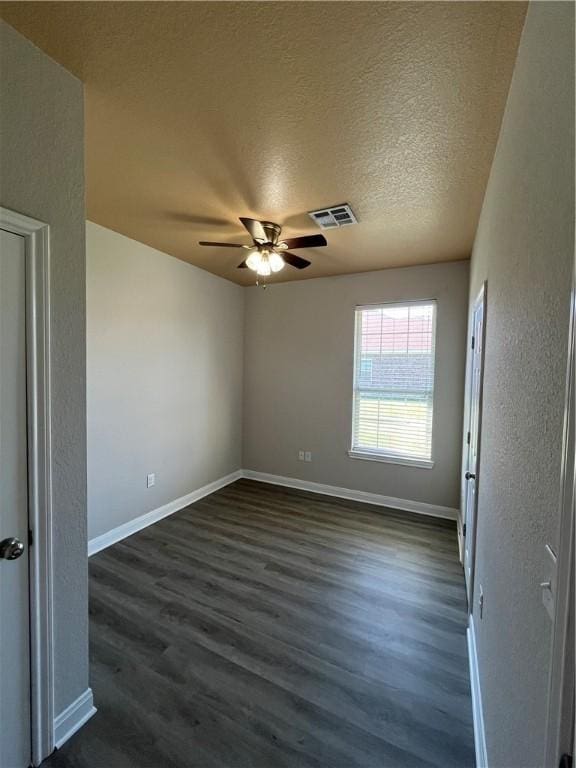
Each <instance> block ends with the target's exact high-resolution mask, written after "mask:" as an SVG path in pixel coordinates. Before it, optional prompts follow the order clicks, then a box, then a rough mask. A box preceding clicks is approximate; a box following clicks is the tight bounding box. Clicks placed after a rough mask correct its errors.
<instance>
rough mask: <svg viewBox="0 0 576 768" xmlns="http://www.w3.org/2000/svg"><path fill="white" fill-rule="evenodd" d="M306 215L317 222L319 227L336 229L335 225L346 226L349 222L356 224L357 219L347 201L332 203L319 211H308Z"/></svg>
mask: <svg viewBox="0 0 576 768" xmlns="http://www.w3.org/2000/svg"><path fill="white" fill-rule="evenodd" d="M308 216H310V218H311V219H312V220H313V221H315V222H316V224H318V226H319V227H320V229H336V227H346V226H348V225H349V224H358V219H357V218H356V216H354V212H353V211H352V208H350V206H349V205H348V203H342V204H341V205H333V206H331V207H330V208H323V209H322V210H320V211H310V212H309V213H308Z"/></svg>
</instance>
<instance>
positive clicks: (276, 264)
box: [268, 253, 284, 272]
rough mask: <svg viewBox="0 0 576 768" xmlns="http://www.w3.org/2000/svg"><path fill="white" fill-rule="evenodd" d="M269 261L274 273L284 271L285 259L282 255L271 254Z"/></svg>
mask: <svg viewBox="0 0 576 768" xmlns="http://www.w3.org/2000/svg"><path fill="white" fill-rule="evenodd" d="M268 261H269V262H270V268H271V270H272V272H280V270H281V269H284V259H283V258H282V256H280V254H278V253H271V254H270V256H269V257H268Z"/></svg>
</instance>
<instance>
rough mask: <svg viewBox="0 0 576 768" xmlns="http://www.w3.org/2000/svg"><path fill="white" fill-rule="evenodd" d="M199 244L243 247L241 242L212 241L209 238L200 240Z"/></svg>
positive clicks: (219, 246)
mask: <svg viewBox="0 0 576 768" xmlns="http://www.w3.org/2000/svg"><path fill="white" fill-rule="evenodd" d="M198 245H215V246H217V247H218V248H243V247H244V246H243V245H241V244H240V243H211V242H208V240H200V241H199V243H198Z"/></svg>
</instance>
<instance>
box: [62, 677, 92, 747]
mask: <svg viewBox="0 0 576 768" xmlns="http://www.w3.org/2000/svg"><path fill="white" fill-rule="evenodd" d="M94 714H96V707H95V706H94V699H93V697H92V689H91V688H86V690H85V691H84V693H82V694H81V695H80V696H78V698H77V699H76V701H73V702H72V704H70V706H69V707H66V709H65V710H64V711H63V712H60V714H59V715H58V716H57V717H56V718H55V720H54V746H55V747H56V749H60V747H61V746H62V745H63V744H65V743H66V742H67V741H68V739H69V738H70V737H71V736H73V735H74V734H75V733H76V731H77V730H79V729H80V728H81V727H82V726H83V725H84V723H86V722H88V720H90V718H91V717H92V715H94Z"/></svg>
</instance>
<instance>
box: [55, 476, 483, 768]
mask: <svg viewBox="0 0 576 768" xmlns="http://www.w3.org/2000/svg"><path fill="white" fill-rule="evenodd" d="M90 621H91V625H90V626H91V675H92V679H91V684H92V687H93V690H94V696H95V703H96V706H97V707H98V713H97V714H96V715H95V717H94V718H93V719H92V720H91V721H90V722H89V723H88V724H87V725H86V726H85V727H84V728H83V729H82V730H81V731H80V732H79V733H78V734H77V735H76V736H75V737H73V738H72V740H71V741H70V742H68V743H67V744H66V745H65V746H64V747H63V748H62V749H61V750H60V751H58V752H56V753H55V754H54V755H53V756H52V757H51V758H50V759H49V761H48V762H47V763H46V765H47V766H49V768H355V767H358V768H388V767H389V766H419V767H422V768H424V767H425V766H439V767H441V768H449V767H450V766H457V767H458V768H469V767H472V766H473V765H474V750H473V730H472V715H471V701H470V689H469V681H468V663H467V656H466V641H465V629H466V602H465V592H464V581H463V573H462V568H461V566H460V564H459V562H458V553H457V542H456V530H455V525H454V524H453V523H450V522H447V521H442V520H433V519H431V518H425V517H421V516H417V515H411V514H409V513H405V512H402V513H400V512H396V511H393V510H385V509H382V508H375V507H371V506H368V505H365V504H357V503H354V502H349V501H343V500H339V499H335V498H331V497H327V496H319V495H316V494H310V493H305V492H302V491H295V490H291V489H286V488H279V487H275V486H271V485H266V484H263V483H256V482H253V481H249V480H240V481H238V482H237V483H234V484H233V485H230V486H228V487H227V488H224V489H223V490H221V491H219V492H217V493H215V494H213V495H212V496H209V497H207V498H205V499H203V500H201V501H199V502H197V503H195V504H193V505H191V506H190V507H188V508H186V509H184V510H182V511H181V512H178V513H176V514H175V515H173V516H171V517H169V518H166V519H165V520H163V521H161V522H160V523H157V524H156V525H154V526H151V527H150V528H147V529H145V530H143V531H141V532H140V533H137V534H135V535H134V536H131V537H130V538H128V539H125V540H124V541H122V542H120V543H118V544H115V545H114V546H113V547H110V548H109V549H107V550H105V551H104V552H101V553H100V554H98V555H96V556H94V557H93V558H91V560H90Z"/></svg>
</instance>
